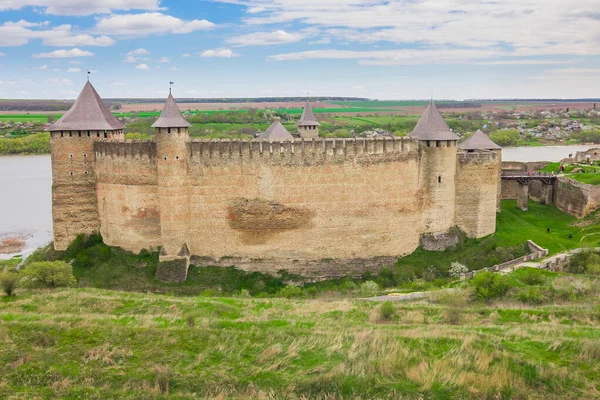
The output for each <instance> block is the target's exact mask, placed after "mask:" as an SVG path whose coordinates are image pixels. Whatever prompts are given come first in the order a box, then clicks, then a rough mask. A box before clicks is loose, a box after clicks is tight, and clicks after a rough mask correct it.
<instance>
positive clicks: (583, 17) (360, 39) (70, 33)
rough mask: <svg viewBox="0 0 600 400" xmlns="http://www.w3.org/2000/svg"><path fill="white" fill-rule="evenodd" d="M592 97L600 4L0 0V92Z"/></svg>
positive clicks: (582, 0)
mask: <svg viewBox="0 0 600 400" xmlns="http://www.w3.org/2000/svg"><path fill="white" fill-rule="evenodd" d="M87 71H91V75H90V76H91V78H90V79H91V81H92V83H93V84H94V86H95V87H96V89H97V90H98V92H99V93H100V95H101V96H103V97H107V98H109V97H120V98H123V97H164V96H166V94H167V93H168V86H169V81H173V82H175V84H174V86H173V94H174V95H175V96H176V97H204V98H211V97H270V96H304V95H306V93H309V94H310V96H316V97H318V96H355V97H367V98H373V99H428V98H430V97H431V96H433V97H434V98H437V99H456V100H462V99H482V98H582V97H600V0H578V1H576V2H573V1H567V0H487V1H477V0H408V1H407V0H401V1H389V0H212V1H205V0H0V98H49V99H72V98H75V97H76V96H77V95H78V93H79V91H80V90H81V88H82V86H83V85H84V83H85V80H86V73H87Z"/></svg>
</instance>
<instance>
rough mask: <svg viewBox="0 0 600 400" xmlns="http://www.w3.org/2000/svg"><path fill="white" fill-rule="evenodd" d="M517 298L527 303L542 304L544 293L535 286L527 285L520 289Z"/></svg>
mask: <svg viewBox="0 0 600 400" xmlns="http://www.w3.org/2000/svg"><path fill="white" fill-rule="evenodd" d="M517 300H519V301H521V302H523V303H527V304H542V303H543V302H544V295H543V294H542V292H541V291H540V289H539V288H537V287H528V288H525V289H522V290H521V291H520V292H519V293H518V294H517Z"/></svg>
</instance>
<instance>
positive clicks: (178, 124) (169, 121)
mask: <svg viewBox="0 0 600 400" xmlns="http://www.w3.org/2000/svg"><path fill="white" fill-rule="evenodd" d="M189 126H192V124H190V123H189V122H188V121H187V120H186V119H185V118H183V115H181V111H179V107H178V106H177V103H176V102H175V99H174V98H173V95H172V94H171V92H169V97H167V101H166V102H165V106H164V107H163V110H162V112H161V113H160V117H159V118H158V119H157V120H156V122H155V123H153V124H152V127H153V128H187V127H189Z"/></svg>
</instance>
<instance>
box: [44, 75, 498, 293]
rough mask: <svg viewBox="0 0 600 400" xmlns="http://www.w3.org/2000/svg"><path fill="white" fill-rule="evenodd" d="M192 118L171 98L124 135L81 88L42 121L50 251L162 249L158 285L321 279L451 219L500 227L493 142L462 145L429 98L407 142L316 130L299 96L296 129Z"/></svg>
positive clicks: (430, 237)
mask: <svg viewBox="0 0 600 400" xmlns="http://www.w3.org/2000/svg"><path fill="white" fill-rule="evenodd" d="M189 126H190V124H189V123H188V121H186V120H185V119H184V118H183V116H182V115H181V112H180V111H179V108H178V106H177V104H176V102H175V100H174V99H173V97H172V95H171V94H170V93H169V97H168V98H167V101H166V103H165V105H164V108H163V111H162V114H161V116H160V118H158V120H157V121H156V122H155V123H154V125H153V127H154V128H155V140H154V141H136V140H126V139H125V138H124V132H123V125H122V124H121V123H120V122H119V121H118V120H117V119H116V118H115V117H114V116H113V115H112V113H111V112H110V110H109V109H108V108H107V106H106V105H105V104H104V102H103V101H102V99H101V98H100V96H99V95H98V93H97V92H96V90H95V89H94V88H93V86H92V85H91V83H89V82H88V83H86V85H85V86H84V88H83V90H82V92H81V94H80V95H79V97H78V98H77V100H76V102H75V103H74V104H73V106H72V107H71V109H70V110H69V111H68V112H67V113H66V114H65V115H64V116H63V117H62V118H60V119H59V120H58V121H57V122H56V123H54V125H53V126H52V127H51V128H50V131H51V153H52V177H53V186H52V210H53V224H54V246H55V248H56V249H57V250H64V249H66V248H67V246H68V245H69V243H70V242H71V241H72V240H73V239H74V238H75V237H76V236H77V235H78V234H89V233H92V232H100V233H101V234H102V236H103V238H104V242H105V243H106V244H107V245H110V246H118V247H121V248H123V249H125V250H129V251H133V252H139V251H140V250H142V249H157V248H160V263H159V267H158V269H157V278H158V279H160V280H164V281H184V280H185V279H186V276H187V271H188V267H189V265H190V262H191V263H192V264H195V265H222V266H232V265H233V266H236V267H237V268H241V269H245V270H251V271H261V272H267V273H275V272H277V271H278V270H281V269H285V270H288V271H289V272H291V273H296V274H300V275H304V276H308V277H315V278H321V277H333V276H341V275H346V274H350V273H355V272H361V271H365V270H376V269H377V268H381V267H384V266H390V265H392V264H393V263H394V261H395V260H396V259H397V258H398V257H400V256H403V255H407V254H409V253H411V252H413V251H414V250H415V249H416V248H417V247H418V246H419V245H420V243H425V242H427V243H428V244H430V245H431V243H432V242H433V243H434V247H435V242H436V240H439V241H441V242H442V243H443V242H444V241H445V240H446V236H447V235H449V234H448V232H452V231H453V230H454V229H455V227H458V228H459V229H460V230H462V231H463V232H464V233H465V234H466V235H467V236H469V237H473V238H478V237H483V236H486V235H489V234H491V233H493V232H494V231H495V228H496V210H497V206H498V199H499V187H500V168H501V154H500V151H501V150H500V148H499V147H498V146H496V145H495V144H494V143H493V142H491V141H490V140H489V138H487V136H486V135H484V134H483V133H481V132H477V133H476V134H475V135H473V136H472V137H471V138H470V139H469V140H468V141H466V142H464V143H463V144H461V145H460V146H458V145H457V143H458V137H457V136H456V135H455V134H454V133H453V132H452V131H451V130H450V129H449V127H448V125H447V124H446V122H445V121H444V119H443V117H442V116H441V114H440V113H439V112H438V110H437V108H436V106H435V104H434V103H433V101H432V102H431V103H429V105H428V106H427V109H426V110H425V112H424V113H423V115H422V116H421V118H420V120H419V122H418V124H417V125H416V127H415V129H414V130H413V132H412V133H411V134H410V135H409V136H408V137H406V138H395V137H394V138H352V139H329V138H319V137H318V128H319V123H318V122H317V120H316V118H315V116H314V114H313V111H312V109H311V106H310V104H309V102H308V100H307V102H306V105H305V108H304V112H303V114H302V117H301V119H300V122H299V123H298V132H299V136H300V138H294V137H292V135H290V134H289V132H287V130H286V129H285V127H283V126H282V125H281V124H280V123H279V122H277V121H276V122H275V123H274V124H273V125H272V126H271V127H270V128H269V129H268V130H267V131H266V132H265V133H263V134H262V135H261V136H259V137H258V138H257V139H254V140H239V141H237V140H197V139H190V137H189V134H188V128H189ZM443 247H444V246H443V245H441V248H443Z"/></svg>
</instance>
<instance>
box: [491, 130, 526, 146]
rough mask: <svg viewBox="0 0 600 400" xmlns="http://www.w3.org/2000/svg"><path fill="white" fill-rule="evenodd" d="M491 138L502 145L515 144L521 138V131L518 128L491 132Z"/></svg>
mask: <svg viewBox="0 0 600 400" xmlns="http://www.w3.org/2000/svg"><path fill="white" fill-rule="evenodd" d="M490 139H492V140H493V141H494V143H496V144H498V145H500V146H503V147H504V146H515V145H516V144H517V141H518V140H519V131H518V130H516V129H503V130H500V131H496V132H494V133H492V134H490Z"/></svg>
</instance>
